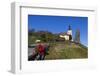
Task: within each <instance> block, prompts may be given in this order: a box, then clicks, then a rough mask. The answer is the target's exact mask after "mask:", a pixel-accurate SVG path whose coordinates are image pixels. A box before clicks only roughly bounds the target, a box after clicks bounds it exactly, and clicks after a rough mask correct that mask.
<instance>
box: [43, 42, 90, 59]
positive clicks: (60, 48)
mask: <svg viewBox="0 0 100 76" xmlns="http://www.w3.org/2000/svg"><path fill="white" fill-rule="evenodd" d="M50 45H51V47H50V48H49V51H48V53H49V55H46V57H45V59H46V60H52V59H53V60H54V59H76V58H78V59H79V58H88V49H87V47H85V46H83V45H80V44H75V43H68V42H67V43H66V42H59V43H51V44H50Z"/></svg>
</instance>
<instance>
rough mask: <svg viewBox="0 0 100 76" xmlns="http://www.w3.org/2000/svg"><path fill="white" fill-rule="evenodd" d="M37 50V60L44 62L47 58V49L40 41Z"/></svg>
mask: <svg viewBox="0 0 100 76" xmlns="http://www.w3.org/2000/svg"><path fill="white" fill-rule="evenodd" d="M36 50H37V53H38V55H37V57H36V59H37V60H44V58H45V47H44V45H43V44H42V43H41V42H40V41H39V42H38V44H37V46H36Z"/></svg>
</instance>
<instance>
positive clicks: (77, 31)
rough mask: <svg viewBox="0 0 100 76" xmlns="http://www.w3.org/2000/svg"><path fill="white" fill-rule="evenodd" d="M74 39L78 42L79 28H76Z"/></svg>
mask: <svg viewBox="0 0 100 76" xmlns="http://www.w3.org/2000/svg"><path fill="white" fill-rule="evenodd" d="M74 41H75V42H76V43H80V30H79V29H77V30H76V33H75V38H74Z"/></svg>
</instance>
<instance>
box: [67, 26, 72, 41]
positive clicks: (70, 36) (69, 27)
mask: <svg viewBox="0 0 100 76" xmlns="http://www.w3.org/2000/svg"><path fill="white" fill-rule="evenodd" d="M67 35H68V36H69V40H70V41H72V29H71V26H70V25H69V26H68V31H67Z"/></svg>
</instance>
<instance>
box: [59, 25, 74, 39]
mask: <svg viewBox="0 0 100 76" xmlns="http://www.w3.org/2000/svg"><path fill="white" fill-rule="evenodd" d="M59 37H61V38H64V39H65V40H66V41H67V40H70V41H73V38H72V29H71V26H70V25H69V28H68V31H67V33H66V34H65V35H60V36H59Z"/></svg>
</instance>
